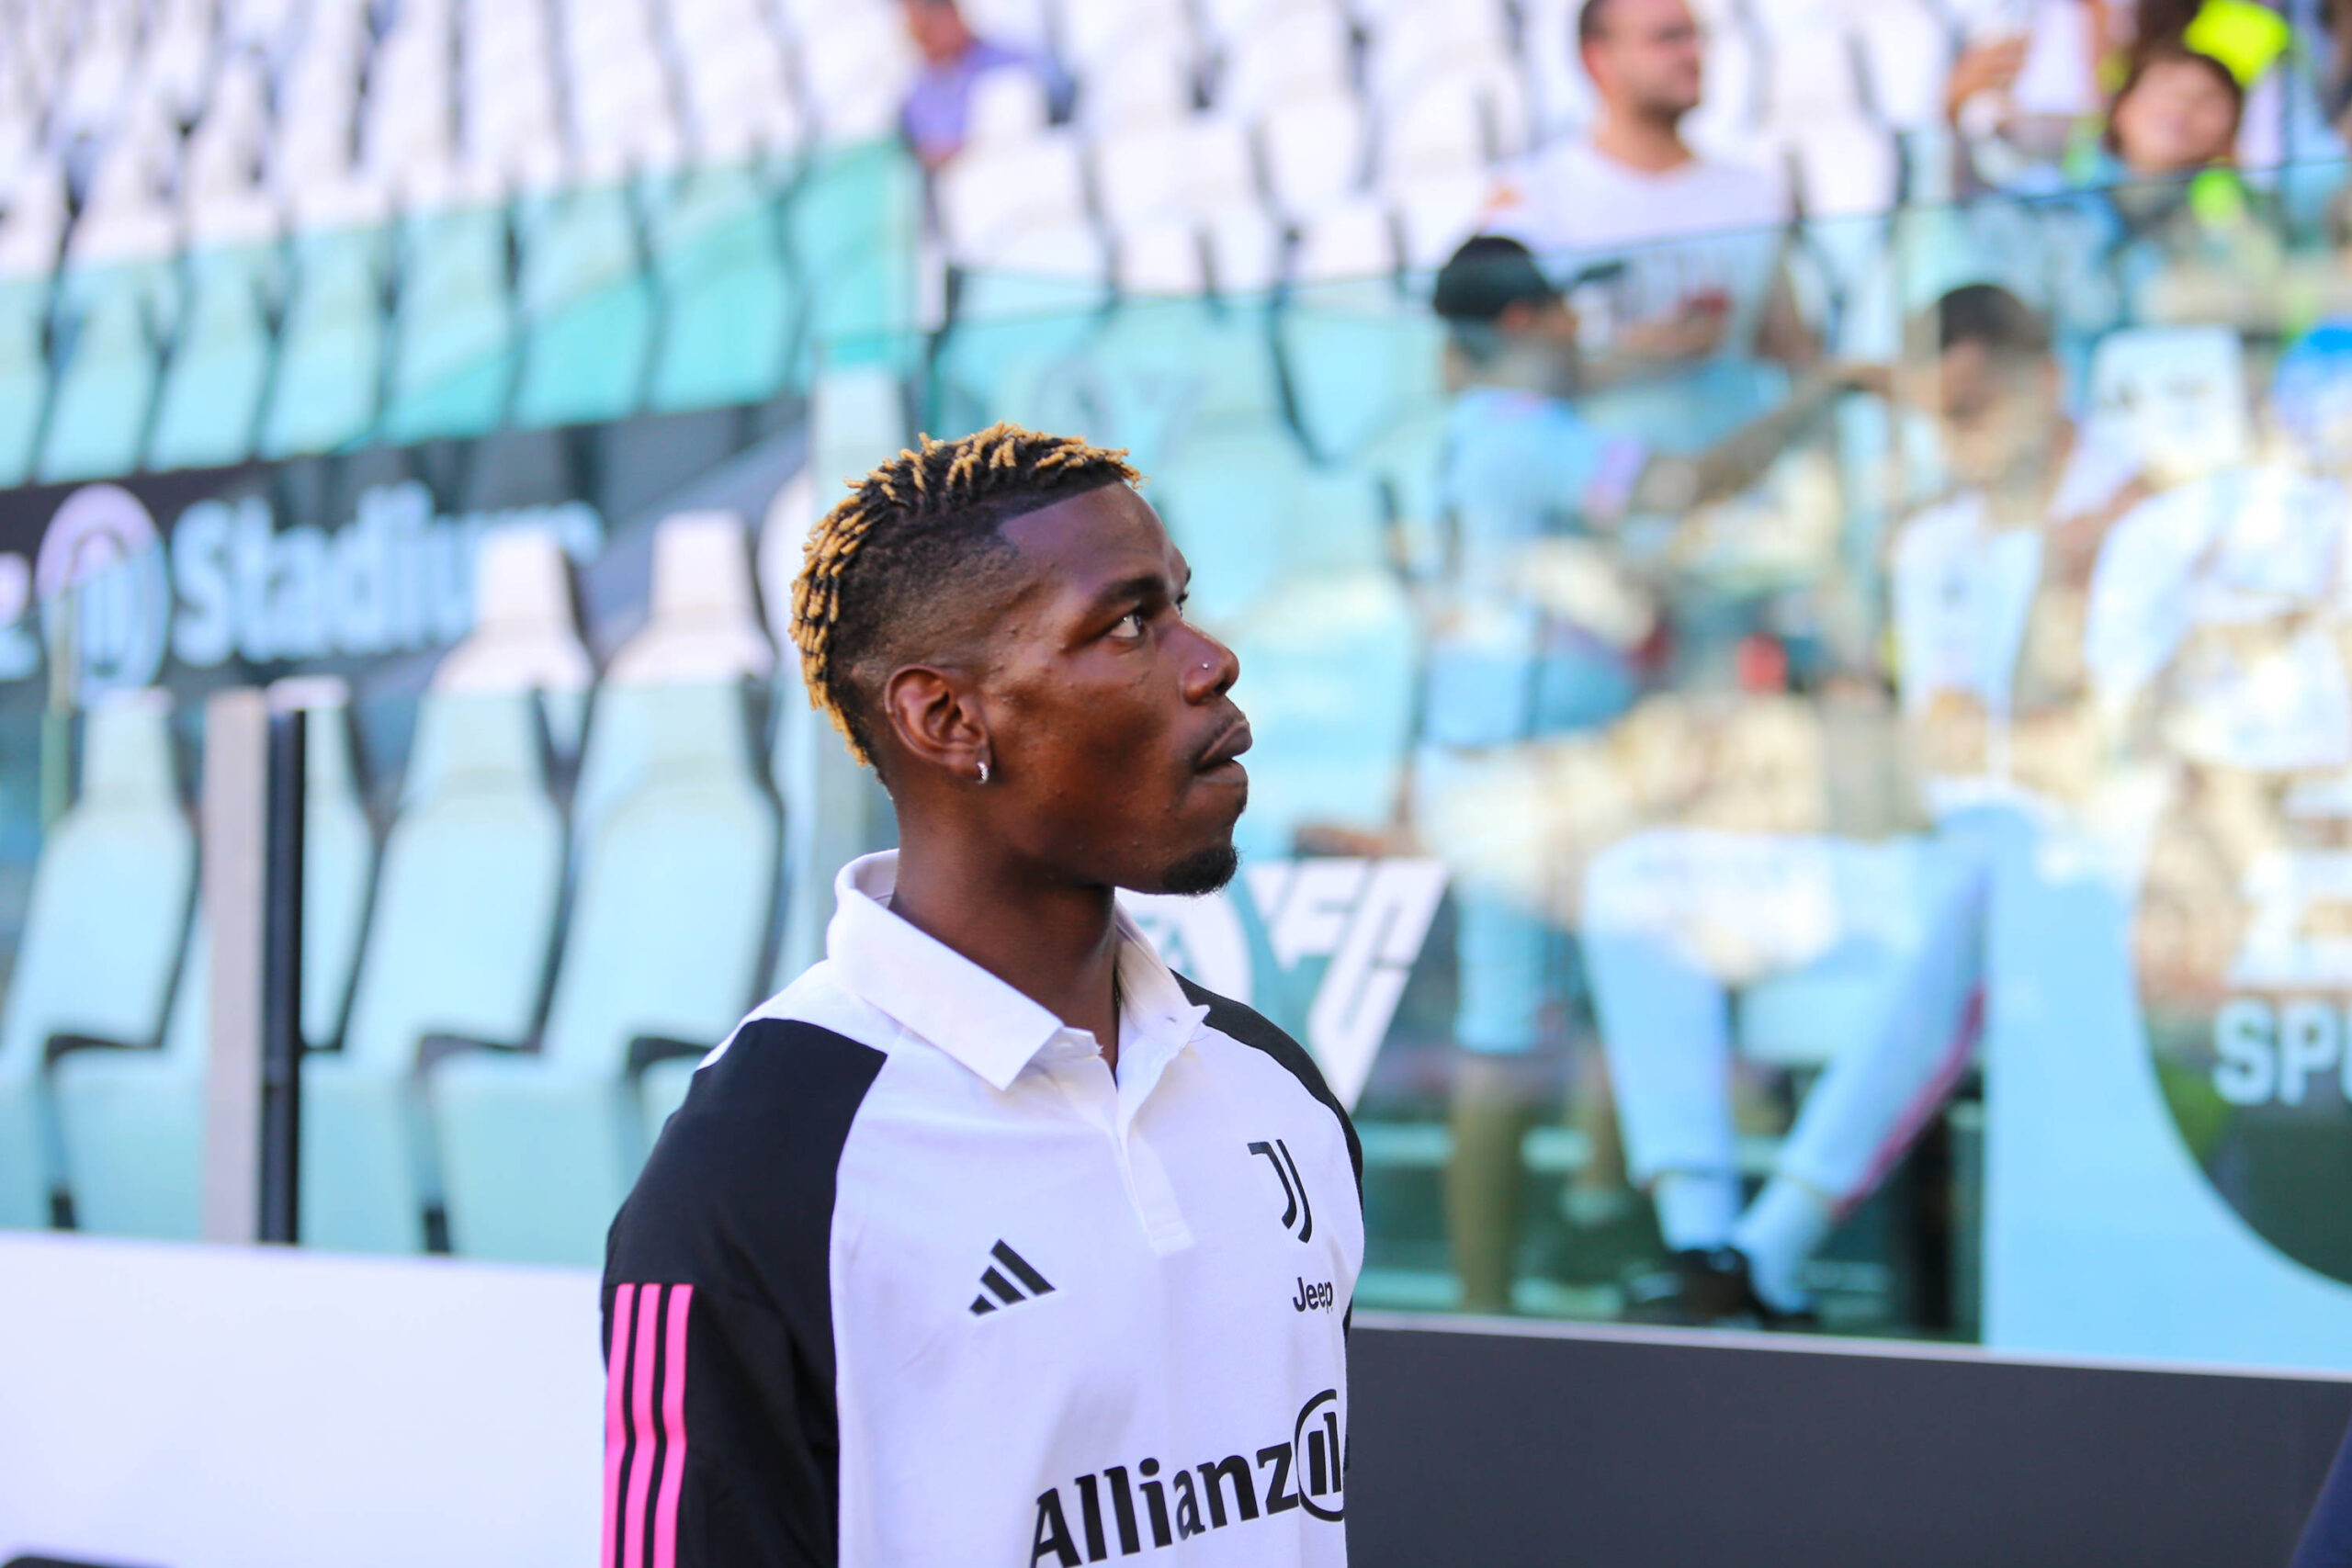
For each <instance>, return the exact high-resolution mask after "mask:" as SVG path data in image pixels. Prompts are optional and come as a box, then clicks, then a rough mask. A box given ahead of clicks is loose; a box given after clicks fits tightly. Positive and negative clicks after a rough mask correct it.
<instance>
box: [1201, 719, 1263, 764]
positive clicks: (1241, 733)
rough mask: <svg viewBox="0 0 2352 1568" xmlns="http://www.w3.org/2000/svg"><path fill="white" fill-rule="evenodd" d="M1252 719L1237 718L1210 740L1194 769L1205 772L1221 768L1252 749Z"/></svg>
mask: <svg viewBox="0 0 2352 1568" xmlns="http://www.w3.org/2000/svg"><path fill="white" fill-rule="evenodd" d="M1247 750H1250V721H1249V720H1248V719H1246V718H1236V719H1235V720H1234V721H1233V723H1232V724H1231V725H1229V726H1227V728H1225V730H1223V731H1222V732H1221V733H1220V734H1219V735H1218V736H1217V738H1216V739H1215V740H1212V741H1210V742H1209V744H1208V748H1207V749H1206V750H1204V751H1203V752H1202V753H1201V756H1200V761H1197V762H1195V763H1193V770H1194V771H1195V772H1197V773H1207V772H1209V771H1210V770H1212V769H1215V768H1221V767H1223V766H1225V765H1226V764H1227V763H1228V762H1230V761H1233V760H1234V759H1235V758H1237V757H1238V756H1240V755H1241V753H1242V752H1244V751H1247Z"/></svg>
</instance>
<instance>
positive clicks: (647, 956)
mask: <svg viewBox="0 0 2352 1568" xmlns="http://www.w3.org/2000/svg"><path fill="white" fill-rule="evenodd" d="M607 737H610V739H607ZM749 739H750V738H749V735H748V733H747V729H746V725H745V718H744V703H743V691H742V688H741V686H740V685H739V684H735V683H731V682H729V683H710V684H703V685H691V686H641V687H633V686H608V687H606V689H605V692H604V693H603V694H602V695H601V697H600V699H599V702H598V712H597V714H596V716H594V719H593V720H592V723H591V728H590V731H589V737H588V748H589V752H590V759H589V761H588V762H587V763H585V764H584V765H583V766H584V768H586V769H595V768H596V767H597V766H598V763H597V760H596V757H595V753H596V751H597V750H598V749H599V748H600V747H605V746H612V745H623V746H628V747H630V748H632V749H633V750H638V752H639V754H638V755H637V756H636V757H633V758H630V759H627V760H625V761H622V762H621V763H619V764H618V765H617V766H616V768H614V769H613V770H612V771H614V772H617V773H621V774H623V775H624V776H629V777H632V778H633V780H634V782H633V784H632V785H631V787H629V788H628V790H627V791H626V793H624V794H623V795H621V796H620V798H619V799H618V800H617V801H616V803H615V804H614V805H613V806H612V807H611V808H610V809H609V810H607V811H606V812H605V813H604V814H603V815H602V817H601V818H600V819H599V820H597V821H596V822H594V824H593V825H592V826H591V827H590V828H589V829H588V831H587V833H586V834H585V836H584V837H585V842H584V845H583V848H582V861H581V866H580V874H579V881H578V885H577V888H576V891H575V893H574V895H573V898H572V905H571V917H570V921H569V928H568V930H567V931H566V934H565V938H564V945H563V953H562V957H561V958H560V961H559V964H558V968H557V974H556V981H555V991H554V995H553V998H552V999H551V1000H550V1002H549V1004H548V1021H547V1028H546V1030H545V1032H543V1034H542V1035H541V1039H540V1045H539V1049H538V1050H537V1052H536V1053H515V1052H507V1051H480V1052H469V1053H466V1054H464V1055H458V1056H455V1057H452V1058H450V1059H449V1060H447V1061H446V1062H443V1063H441V1064H440V1065H438V1066H436V1067H435V1068H434V1069H433V1070H432V1071H431V1072H430V1073H429V1074H428V1076H427V1079H426V1083H427V1089H428V1094H429V1097H430V1100H431V1103H432V1107H433V1116H434V1127H435V1134H436V1136H437V1142H438V1145H439V1148H440V1153H441V1162H442V1175H443V1180H444V1182H445V1185H446V1191H447V1206H448V1216H449V1240H450V1246H451V1247H452V1249H453V1250H455V1251H457V1252H459V1253H462V1254H465V1255H467V1256H469V1257H478V1258H505V1259H510V1260H515V1261H528V1262H548V1263H570V1264H575V1265H583V1266H585V1265H593V1264H594V1262H595V1261H596V1260H597V1259H598V1258H601V1257H602V1256H603V1247H604V1239H605V1226H606V1224H608V1223H609V1222H610V1220H611V1218H612V1214H613V1211H614V1210H615V1209H616V1208H617V1207H618V1206H619V1204H620V1201H621V1198H622V1197H623V1196H624V1195H625V1194H626V1193H627V1191H628V1184H629V1182H630V1181H631V1180H632V1179H634V1178H635V1177H636V1174H637V1168H638V1165H639V1162H640V1161H641V1160H642V1159H643V1158H644V1154H645V1140H646V1131H647V1130H646V1129H645V1128H644V1127H643V1126H642V1125H641V1122H640V1114H639V1104H638V1096H637V1094H636V1093H635V1092H634V1091H635V1089H636V1087H637V1086H636V1085H635V1083H634V1082H633V1081H632V1066H633V1064H632V1062H631V1059H630V1057H631V1050H632V1043H633V1042H635V1041H638V1040H639V1039H643V1038H650V1039H658V1040H670V1041H679V1042H685V1043H690V1044H692V1045H693V1046H694V1047H695V1048H696V1049H697V1050H699V1049H701V1048H704V1047H707V1044H708V1043H711V1042H714V1041H717V1040H718V1039H720V1038H721V1037H723V1036H724V1035H725V1034H726V1033H727V1032H728V1031H729V1030H730V1029H732V1028H733V1027H734V1025H735V1021H736V1020H737V1019H739V1018H740V1017H741V1015H742V1013H743V1010H745V1009H746V1008H747V1007H749V1006H750V1005H751V1003H752V1000H753V999H754V998H753V991H754V988H755V987H757V985H758V983H759V981H760V979H761V976H760V968H759V960H760V955H761V953H762V951H763V947H764V945H765V942H766V939H767V915H768V912H769V910H770V909H771V908H773V899H774V893H775V868H776V864H777V860H776V814H775V804H774V802H773V801H772V800H771V799H770V798H769V796H768V795H767V793H766V791H765V790H764V789H763V788H761V787H760V785H759V784H758V783H757V782H756V781H755V779H754V776H753V774H752V769H751V765H750V750H749Z"/></svg>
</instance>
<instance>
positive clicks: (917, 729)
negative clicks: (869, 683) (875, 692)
mask: <svg viewBox="0 0 2352 1568" xmlns="http://www.w3.org/2000/svg"><path fill="white" fill-rule="evenodd" d="M882 716H883V717H884V718H885V719H886V720H887V721H888V724H889V726H890V733H891V734H892V735H894V736H896V737H897V738H898V742H899V747H900V748H901V749H902V750H905V751H906V753H907V755H908V756H909V757H910V758H911V759H913V760H914V761H917V762H920V763H923V764H926V765H928V766H931V767H934V768H937V769H939V770H940V771H941V772H943V773H953V774H955V775H956V777H958V778H967V779H968V778H971V777H974V776H975V775H977V774H978V772H979V769H980V764H981V763H982V762H983V761H987V760H988V757H989V735H988V724H987V720H986V719H985V717H984V716H982V715H981V714H980V712H979V706H978V694H977V693H976V692H974V690H973V689H972V687H971V685H970V683H969V682H967V680H966V679H965V678H964V677H962V676H960V675H958V674H956V672H955V671H947V670H940V669H935V668H933V666H931V665H928V664H910V665H908V666H906V667H905V668H904V669H901V670H896V671H892V672H891V674H890V678H889V680H888V681H887V682H884V683H883V687H882Z"/></svg>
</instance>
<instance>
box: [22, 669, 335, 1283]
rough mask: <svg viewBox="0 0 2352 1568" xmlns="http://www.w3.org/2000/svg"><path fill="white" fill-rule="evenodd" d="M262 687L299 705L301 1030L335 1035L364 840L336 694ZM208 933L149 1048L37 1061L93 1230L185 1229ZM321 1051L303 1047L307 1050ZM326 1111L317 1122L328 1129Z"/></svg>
mask: <svg viewBox="0 0 2352 1568" xmlns="http://www.w3.org/2000/svg"><path fill="white" fill-rule="evenodd" d="M274 701H276V702H277V703H278V704H279V705H283V706H291V707H300V708H303V709H306V710H307V711H308V713H309V715H310V718H309V724H308V726H307V739H306V742H305V746H304V750H305V753H306V756H305V772H306V775H307V776H306V785H305V801H304V817H303V824H302V834H303V845H302V1021H301V1022H302V1037H303V1039H304V1040H305V1041H306V1042H307V1043H309V1044H310V1045H311V1047H312V1048H313V1049H325V1048H327V1047H331V1046H333V1045H334V1043H335V1041H336V1036H337V1034H338V1033H339V1032H340V1031H341V1030H342V1027H343V1010H344V1004H345V1001H346V1000H347V999H348V998H349V997H350V994H351V977H352V971H353V966H354V964H355V962H356V959H357V957H358V952H359V934H360V930H361V927H362V924H363V922H364V921H365V919H366V918H367V913H368V878H369V875H370V873H371V871H372V869H373V862H374V859H375V841H374V839H373V836H372V835H371V834H370V832H369V830H368V819H367V817H366V815H365V813H363V812H362V811H361V809H360V806H359V795H358V789H357V784H356V778H355V776H354V773H353V770H352V758H351V737H350V729H349V719H348V713H347V702H348V694H346V693H345V690H344V688H343V683H342V682H339V681H334V680H331V679H315V680H309V681H302V682H285V683H282V684H281V685H280V687H279V688H278V690H277V693H276V694H274ZM210 981H211V943H210V942H209V940H208V939H207V937H206V934H205V930H204V923H203V921H202V920H201V919H198V920H196V921H193V922H191V926H190V931H189V934H188V939H187V951H186V953H185V955H184V956H183V957H182V959H181V961H180V971H179V979H178V981H177V983H176V984H175V987H174V988H173V994H172V1003H171V1015H170V1018H169V1020H168V1021H166V1023H165V1025H164V1037H163V1043H162V1048H161V1049H160V1050H153V1051H147V1050H140V1051H75V1052H73V1053H71V1054H69V1055H66V1056H64V1057H62V1059H60V1060H59V1062H58V1063H57V1065H56V1066H55V1068H54V1069H53V1070H52V1072H51V1092H52V1093H53V1094H54V1095H55V1097H56V1101H57V1119H58V1129H59V1133H60V1134H61V1141H62V1148H63V1153H64V1171H65V1178H66V1184H67V1187H68V1189H69V1190H71V1191H72V1193H73V1195H74V1224H75V1225H76V1227H77V1228H79V1229H81V1230H85V1231H90V1232H95V1233H97V1234H99V1235H136V1236H150V1237H154V1238H156V1239H160V1240H178V1241H193V1240H195V1239H197V1235H198V1223H199V1219H200V1213H199V1201H198V1200H199V1197H200V1191H201V1185H202V1183H201V1169H200V1162H201V1160H202V1157H203V1147H204V1102H205V1088H204V1081H205V1080H204V1070H205V1066H206V1063H207V1060H208V1057H209V1051H210V1044H211V1034H212V1032H211V1017H210V1009H211V997H210V995H209V985H210ZM321 1059H328V1060H331V1059H332V1058H313V1060H321ZM333 1132H334V1127H333V1123H332V1122H330V1123H329V1125H328V1127H327V1129H325V1131H324V1133H323V1134H321V1133H320V1132H319V1131H318V1130H316V1129H314V1133H313V1135H314V1136H316V1135H327V1136H332V1135H333Z"/></svg>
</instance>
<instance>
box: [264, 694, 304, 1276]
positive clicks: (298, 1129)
mask: <svg viewBox="0 0 2352 1568" xmlns="http://www.w3.org/2000/svg"><path fill="white" fill-rule="evenodd" d="M303 730H304V725H303V714H302V710H301V709H300V708H288V709H285V710H283V711H280V712H274V713H272V714H271V715H270V716H269V829H268V837H267V842H268V854H267V858H266V861H265V862H264V863H263V868H262V876H263V883H262V1006H261V1227H260V1239H261V1240H263V1241H266V1242H273V1241H274V1242H280V1243H284V1244H287V1245H289V1246H290V1245H292V1244H293V1243H294V1242H295V1241H296V1240H298V1239H299V1238H300V1229H299V1225H298V1221H297V1200H298V1190H299V1187H300V1182H299V1180H298V1177H299V1174H300V1169H301V1155H302V806H303V799H302V796H303V792H304V784H305V782H306V778H307V773H308V770H307V769H306V768H305V766H304V762H305V761H306V754H307V753H306V748H305V747H304V744H303V740H304V734H303Z"/></svg>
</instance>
